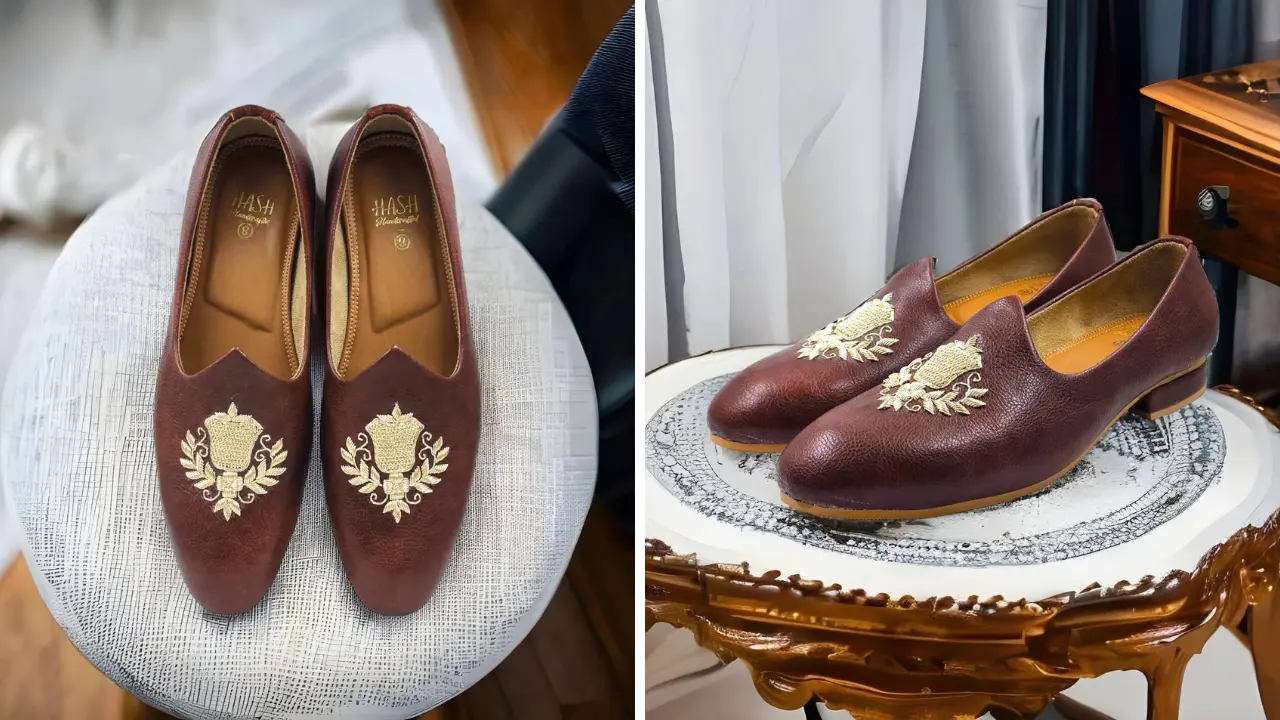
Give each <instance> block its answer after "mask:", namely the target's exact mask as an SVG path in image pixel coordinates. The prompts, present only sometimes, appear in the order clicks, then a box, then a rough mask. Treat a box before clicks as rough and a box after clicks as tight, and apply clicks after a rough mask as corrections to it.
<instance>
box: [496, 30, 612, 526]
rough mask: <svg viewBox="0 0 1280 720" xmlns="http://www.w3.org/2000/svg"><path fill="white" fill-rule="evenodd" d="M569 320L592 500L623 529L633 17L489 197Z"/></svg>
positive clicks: (604, 46) (602, 50)
mask: <svg viewBox="0 0 1280 720" xmlns="http://www.w3.org/2000/svg"><path fill="white" fill-rule="evenodd" d="M487 206H488V209H489V211H490V212H492V213H493V214H494V216H495V217H497V218H498V220H499V221H501V222H502V224H503V225H505V226H506V227H507V229H508V230H510V231H511V234H512V235H514V236H515V237H516V238H517V239H519V240H520V242H521V243H523V244H524V246H525V248H526V249H528V251H529V253H530V254H531V255H533V258H534V259H535V260H537V261H538V264H539V265H541V266H542V269H543V271H544V272H546V274H547V277H549V278H550V279H551V284H552V285H553V286H554V287H555V289H556V292H557V293H558V294H559V295H560V299H561V300H562V301H563V302H564V304H565V307H566V308H567V309H568V311H569V317H570V318H571V319H572V320H573V324H574V328H575V329H576V330H577V332H578V337H579V338H580V339H581V340H582V347H583V349H584V350H585V351H586V355H587V362H588V363H589V364H590V365H591V374H592V377H593V378H594V380H595V387H596V399H597V402H598V404H599V410H600V467H599V474H598V480H597V482H596V496H597V498H599V499H601V500H603V501H605V502H606V503H607V504H608V505H609V506H610V507H611V508H612V509H613V510H614V514H615V515H616V516H617V518H618V519H619V520H620V521H621V522H622V523H623V524H624V526H626V527H631V524H632V519H633V517H634V516H633V512H634V501H633V498H634V497H635V487H634V485H635V483H634V480H633V478H634V477H635V442H634V434H635V8H632V9H631V10H629V11H627V14H626V15H624V16H623V17H622V19H621V20H620V21H618V24H617V25H616V26H615V27H614V29H613V31H612V32H611V33H609V37H607V38H606V39H605V41H604V43H603V44H602V45H601V46H600V49H599V50H597V51H596V54H595V56H594V57H593V58H592V59H591V63H590V64H589V65H588V66H587V69H586V71H585V72H584V73H583V74H582V77H581V78H580V79H579V80H578V84H577V86H576V87H575V88H574V91H573V94H572V95H571V96H570V97H569V101H568V103H566V104H565V106H564V108H563V109H562V110H561V112H560V113H559V114H558V115H557V116H556V117H555V118H553V119H552V120H551V122H550V123H548V125H547V127H546V129H544V130H543V132H542V134H541V135H539V136H538V139H537V140H536V141H535V142H534V144H533V146H532V147H530V148H529V151H528V153H526V154H525V156H524V158H523V159H522V160H521V161H520V164H519V165H517V166H516V167H515V169H514V170H512V171H511V174H510V175H509V176H508V177H507V179H506V181H505V182H503V184H502V186H501V187H500V188H498V191H497V192H496V193H495V194H494V196H493V197H492V198H490V199H489V202H488V205H487Z"/></svg>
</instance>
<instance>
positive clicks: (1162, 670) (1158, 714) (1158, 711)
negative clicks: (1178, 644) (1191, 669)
mask: <svg viewBox="0 0 1280 720" xmlns="http://www.w3.org/2000/svg"><path fill="white" fill-rule="evenodd" d="M1191 657H1192V653H1185V652H1180V651H1175V652H1173V653H1171V654H1170V657H1169V658H1168V659H1167V660H1164V661H1162V662H1161V663H1159V664H1158V665H1156V666H1155V667H1154V668H1153V669H1152V670H1150V671H1149V672H1148V673H1147V720H1178V704H1179V703H1180V702H1181V701H1182V676H1183V673H1184V672H1185V671H1186V669H1187V662H1188V661H1190V660H1191Z"/></svg>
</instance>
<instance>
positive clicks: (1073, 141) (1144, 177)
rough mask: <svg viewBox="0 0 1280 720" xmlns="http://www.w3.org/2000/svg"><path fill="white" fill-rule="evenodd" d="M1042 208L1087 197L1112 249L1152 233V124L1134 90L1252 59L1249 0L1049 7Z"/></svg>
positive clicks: (1155, 166)
mask: <svg viewBox="0 0 1280 720" xmlns="http://www.w3.org/2000/svg"><path fill="white" fill-rule="evenodd" d="M1048 24H1049V28H1048V37H1047V42H1046V47H1045V54H1046V55H1045V133H1044V137H1045V142H1044V208H1045V209H1046V210H1047V209H1049V208H1052V207H1056V206H1057V205H1061V204H1062V203H1064V202H1066V201H1068V200H1070V199H1072V198H1074V197H1094V198H1097V199H1098V200H1099V201H1100V202H1101V203H1102V204H1103V206H1104V207H1105V208H1106V213H1107V219H1108V220H1109V222H1110V223H1111V229H1112V234H1113V235H1114V236H1115V239H1116V244H1117V245H1118V246H1119V247H1120V248H1121V249H1131V248H1133V247H1134V246H1136V245H1139V244H1141V243H1144V242H1146V241H1148V240H1150V239H1152V238H1154V237H1155V236H1156V231H1157V214H1158V212H1159V209H1160V195H1159V193H1160V127H1159V124H1158V122H1157V120H1156V117H1155V108H1154V107H1153V104H1152V103H1151V102H1150V101H1149V100H1146V99H1145V98H1143V97H1142V95H1141V94H1140V93H1139V90H1140V89H1141V88H1142V87H1143V86H1145V85H1149V84H1151V83H1154V82H1159V81H1160V80H1168V79H1170V78H1175V77H1183V76H1186V75H1193V74H1197V73H1201V72H1208V71H1210V70H1215V69H1219V68H1225V67H1230V66H1232V65H1239V64H1241V63H1245V62H1249V61H1250V60H1252V51H1253V8H1252V0H1139V1H1138V2H1134V1H1133V0H1049V23H1048Z"/></svg>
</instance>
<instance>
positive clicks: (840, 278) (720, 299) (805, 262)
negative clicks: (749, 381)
mask: <svg viewBox="0 0 1280 720" xmlns="http://www.w3.org/2000/svg"><path fill="white" fill-rule="evenodd" d="M648 8H649V13H648V24H649V28H648V29H649V32H650V43H649V47H650V51H651V53H652V63H653V73H652V75H651V77H653V79H654V82H655V87H654V90H655V95H656V102H655V103H654V104H653V105H651V106H650V107H652V108H655V109H656V112H657V117H656V125H657V126H656V133H657V136H658V139H659V144H662V143H663V142H666V143H667V146H666V147H663V148H660V155H661V157H660V158H659V160H660V165H658V166H657V167H659V173H660V175H661V182H662V202H663V208H662V212H663V215H664V223H663V225H662V231H663V233H662V237H661V239H660V244H661V248H662V250H663V251H664V253H663V255H664V256H663V265H660V266H658V268H662V267H665V271H666V272H665V282H664V285H665V287H666V288H667V292H666V293H665V295H664V299H665V300H666V307H665V312H664V313H662V315H663V316H664V317H666V318H667V319H668V326H667V328H666V333H665V334H666V338H667V340H668V341H669V342H668V352H669V353H670V354H671V355H673V356H682V355H685V354H698V353H701V352H705V351H707V350H713V349H717V348H724V347H729V346H732V345H744V344H753V343H770V342H781V341H784V340H787V339H789V338H792V337H794V336H796V335H798V334H800V333H801V332H803V331H804V329H805V328H809V327H811V326H814V325H815V324H816V325H822V324H824V323H826V322H827V321H829V320H830V319H831V318H830V317H829V316H830V315H831V313H832V312H833V309H836V308H842V309H848V308H847V307H846V306H847V305H848V304H849V303H850V300H851V299H853V297H854V296H855V295H856V294H857V293H858V292H861V290H860V289H861V288H864V287H867V288H874V287H877V286H878V285H879V284H880V283H881V282H882V281H883V279H884V275H885V272H886V270H888V269H889V267H890V266H891V264H892V259H893V252H892V248H893V242H894V239H895V237H896V233H897V221H898V210H899V206H900V203H901V199H902V192H903V187H904V184H905V182H906V173H907V163H908V161H909V159H910V152H911V136H912V128H913V127H914V125H915V112H916V105H917V101H918V95H917V94H918V92H919V87H920V65H921V61H922V59H923V46H924V9H925V2H924V0H862V1H859V2H848V1H847V0H807V1H805V2H794V1H792V2H781V1H777V0H751V1H749V2H744V1H740V0H699V1H698V2H687V1H686V0H657V2H651V3H650V4H649V6H648ZM648 167H649V168H654V167H655V165H654V164H652V162H651V163H650V164H649V165H648ZM650 172H651V173H652V171H650ZM650 227H652V225H650ZM646 242H654V238H653V237H652V236H651V237H650V238H646ZM648 250H650V251H652V248H648ZM650 254H651V256H652V254H653V253H652V252H651V253H650ZM647 267H649V268H651V269H653V265H652V264H650V265H649V266H647ZM851 292H852V293H853V294H851ZM657 309H658V310H659V311H661V310H663V308H657ZM654 310H655V308H654V307H653V306H652V305H651V306H649V308H648V311H649V312H653V311H654ZM650 329H651V331H654V332H657V330H656V329H655V328H650ZM651 346H652V344H651ZM647 359H648V361H649V365H650V366H652V365H654V364H661V363H662V362H665V361H666V360H667V358H666V357H662V358H655V357H653V356H652V355H651V356H649V357H648V358H647Z"/></svg>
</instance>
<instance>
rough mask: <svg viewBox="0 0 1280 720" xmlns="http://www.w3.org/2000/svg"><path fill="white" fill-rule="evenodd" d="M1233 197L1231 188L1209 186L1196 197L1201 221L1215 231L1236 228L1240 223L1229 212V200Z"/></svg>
mask: <svg viewBox="0 0 1280 720" xmlns="http://www.w3.org/2000/svg"><path fill="white" fill-rule="evenodd" d="M1230 197H1231V188H1229V187H1227V186H1226V185H1209V186H1208V187H1206V188H1204V189H1203V190H1201V191H1200V192H1199V193H1198V194H1197V195H1196V209H1197V210H1199V211H1200V219H1201V220H1202V221H1204V223H1205V224H1207V225H1208V226H1209V228H1210V229H1213V230H1221V229H1223V228H1228V229H1229V228H1234V227H1237V226H1239V225H1240V222H1239V221H1238V220H1236V219H1235V218H1233V217H1231V216H1230V215H1229V214H1228V212H1227V199H1228V198H1230Z"/></svg>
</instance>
